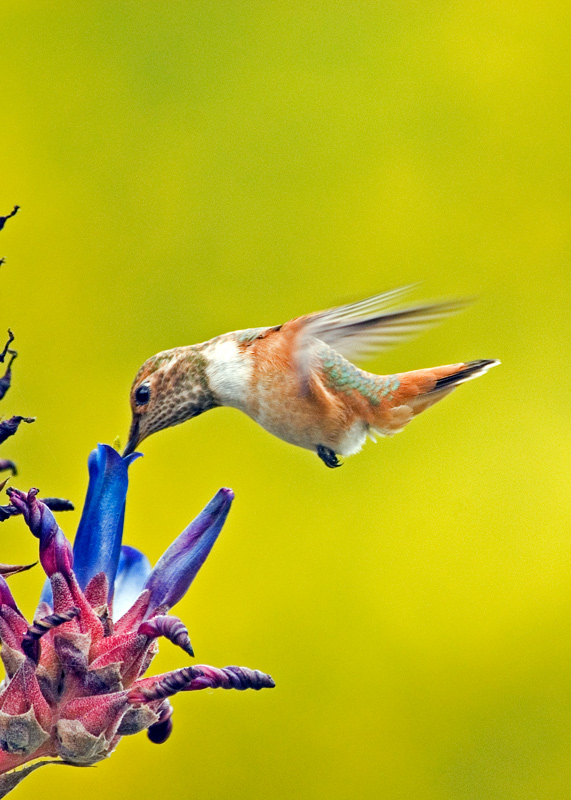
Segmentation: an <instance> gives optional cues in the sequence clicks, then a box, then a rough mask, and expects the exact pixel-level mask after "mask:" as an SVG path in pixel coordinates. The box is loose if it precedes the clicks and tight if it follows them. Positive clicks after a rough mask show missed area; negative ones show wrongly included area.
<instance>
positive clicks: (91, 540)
mask: <svg viewBox="0 0 571 800" xmlns="http://www.w3.org/2000/svg"><path fill="white" fill-rule="evenodd" d="M139 455H140V454H139V453H137V454H134V456H130V457H129V458H125V459H123V458H121V456H120V455H119V453H118V452H117V451H116V450H114V449H113V448H112V447H109V445H106V444H100V445H98V446H97V450H92V452H91V453H90V455H89V460H88V462H87V466H88V469H89V487H88V489H87V496H86V498H85V505H84V507H83V514H82V515H81V521H80V523H79V527H78V529H77V534H76V536H75V541H74V544H73V555H74V572H75V575H76V577H77V580H78V582H79V585H80V586H81V588H82V589H85V587H86V586H87V584H88V583H89V581H90V580H91V578H92V577H93V576H94V575H96V574H97V573H98V572H104V573H105V575H107V580H108V581H109V598H111V597H112V595H113V585H114V581H115V574H116V572H117V565H118V563H119V554H120V551H121V537H122V535H123V521H124V518H125V498H126V496H127V487H128V485H129V479H128V477H127V467H128V466H129V464H130V463H131V462H132V461H133V460H134V458H137V457H138V456H139Z"/></svg>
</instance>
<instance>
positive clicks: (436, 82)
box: [0, 0, 571, 800]
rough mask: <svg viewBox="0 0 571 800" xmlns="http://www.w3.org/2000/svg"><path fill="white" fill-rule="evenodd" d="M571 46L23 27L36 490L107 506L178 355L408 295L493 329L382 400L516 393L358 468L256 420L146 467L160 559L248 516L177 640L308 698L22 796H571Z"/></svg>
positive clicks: (496, 34)
mask: <svg viewBox="0 0 571 800" xmlns="http://www.w3.org/2000/svg"><path fill="white" fill-rule="evenodd" d="M570 34H571V25H570V22H569V8H568V6H567V4H565V3H561V2H544V3H537V2H531V0H517V2H515V1H513V0H510V1H509V2H502V3H498V2H492V1H491V0H490V2H483V1H481V0H476V2H473V1H469V0H464V1H463V2H462V1H460V2H435V1H434V0H429V2H425V3H418V2H409V1H406V0H397V1H396V2H395V1H393V0H388V1H387V2H382V3H379V2H372V1H371V2H366V1H365V0H363V1H360V0H354V1H353V0H352V1H351V2H349V0H347V2H339V1H337V2H333V0H331V1H328V0H324V2H323V1H322V2H313V0H289V1H288V2H285V0H281V1H280V2H272V1H271V0H266V1H265V2H260V1H259V0H258V2H256V1H255V0H243V1H242V2H229V1H227V0H217V2H214V0H211V2H170V3H169V2H159V0H140V1H139V2H131V1H129V0H114V2H108V3H105V2H103V3H102V2H95V1H94V0H92V2H87V0H73V1H72V0H56V1H55V2H53V0H52V1H51V2H47V1H45V0H44V1H43V2H40V1H38V2H33V0H23V2H13V1H12V0H6V2H4V4H3V6H2V13H1V20H0V53H1V59H2V60H1V65H2V88H1V93H0V108H1V114H0V140H1V146H0V203H1V205H0V213H4V214H5V213H7V212H8V211H9V210H10V209H11V208H12V206H13V205H14V203H19V204H20V205H21V211H20V212H19V214H18V216H17V217H15V218H14V219H11V220H10V221H9V222H8V223H7V225H6V227H5V229H4V231H3V232H2V233H1V234H0V255H2V256H5V257H6V263H5V265H4V266H3V267H2V268H1V271H0V294H1V310H2V314H1V320H0V322H1V326H2V328H6V327H8V326H10V327H12V328H13V330H14V331H15V333H16V336H17V340H16V345H17V349H18V350H19V352H20V357H19V359H18V360H17V362H16V363H15V365H14V382H13V383H14V385H13V388H12V390H11V391H10V393H9V394H8V395H7V396H6V398H5V400H4V402H3V404H2V413H3V414H4V415H8V414H12V413H20V414H33V415H36V416H37V422H36V423H35V425H34V426H25V427H23V428H22V429H21V430H20V432H19V433H18V435H17V436H16V437H15V438H14V439H12V440H10V441H8V442H6V443H5V444H4V445H3V447H2V456H3V457H5V458H6V457H10V458H14V459H15V460H16V461H17V462H18V465H19V468H20V475H19V476H18V478H17V479H16V480H15V481H14V484H15V485H17V486H20V487H21V488H24V489H26V488H28V487H29V486H31V485H37V486H39V487H40V488H41V490H42V492H43V493H44V494H49V495H60V496H61V495H63V496H68V497H70V498H71V499H72V500H73V501H74V502H75V503H76V506H77V507H78V509H80V508H81V505H82V501H83V496H84V492H85V488H86V479H87V470H86V458H87V454H88V451H89V450H90V449H91V448H92V447H93V446H94V444H95V443H96V442H97V441H104V442H112V441H113V440H114V438H115V437H116V436H117V435H118V434H119V435H120V436H121V437H122V441H123V443H124V442H125V440H126V433H127V428H128V423H129V410H128V399H127V396H128V389H129V386H130V383H131V380H132V378H133V376H134V374H135V372H136V370H137V368H138V367H139V365H140V364H141V363H142V361H144V360H145V359H146V358H147V357H148V356H150V355H151V354H153V353H155V352H157V351H158V350H162V349H165V348H168V347H172V346H175V345H181V344H191V343H194V342H198V341H202V340H204V339H207V338H210V337H211V336H214V335H216V334H218V333H222V332H224V331H227V330H232V329H236V328H244V327H251V326H257V325H264V324H277V323H279V322H282V321H284V320H286V319H288V318H291V317H293V316H295V315H297V314H300V313H304V312H308V311H312V310H317V309H319V308H323V307H328V306H331V305H334V304H335V303H336V302H338V301H345V300H347V299H352V298H354V299H358V298H360V297H364V296H367V295H369V294H373V293H375V292H378V291H382V290H384V289H388V288H392V287H395V286H398V285H402V284H403V283H409V282H416V281H424V285H423V286H422V288H421V295H422V294H423V295H424V297H428V298H431V297H437V298H438V297H442V296H458V295H460V296H462V295H469V296H471V295H476V296H478V297H479V302H478V303H477V304H476V305H474V306H472V307H471V308H470V309H469V310H468V311H466V312H465V313H464V314H463V315H461V316H460V317H457V318H455V319H453V320H450V321H448V322H447V323H446V324H445V325H442V326H441V327H439V328H437V329H435V330H433V331H430V332H429V333H428V334H426V335H424V336H423V337H422V338H421V339H418V340H416V341H414V342H412V343H410V344H407V345H406V346H404V347H401V348H400V349H399V350H398V351H395V352H391V353H390V354H387V355H386V356H384V357H383V358H382V359H381V358H380V359H378V360H377V361H375V362H372V363H371V365H370V368H371V369H374V370H376V371H379V372H392V371H402V370H406V369H414V368H417V367H427V366H434V365H437V364H442V363H444V364H445V363H450V362H454V361H460V360H466V359H474V358H500V359H501V360H502V362H503V365H502V366H501V367H500V368H498V369H496V370H494V371H493V372H492V373H490V374H489V375H487V376H486V377H485V378H482V379H480V380H478V381H475V382H473V383H470V384H468V385H467V386H465V387H461V388H460V389H459V390H458V391H457V392H455V393H454V395H452V396H451V397H450V398H448V399H446V400H445V401H444V402H443V403H442V404H439V405H438V406H436V407H435V408H434V409H431V410H430V411H428V412H427V413H426V414H425V415H423V416H422V417H421V418H420V419H418V420H416V421H415V422H414V423H412V424H411V426H410V427H409V428H408V429H407V430H406V432H405V433H404V434H403V435H402V436H398V437H396V438H395V439H393V440H382V441H380V442H379V443H378V444H377V445H372V444H369V445H367V447H366V448H365V450H364V451H363V452H362V453H361V454H360V455H359V456H355V457H353V458H351V459H350V460H348V461H347V462H346V464H345V466H344V467H343V469H340V470H335V471H332V470H327V469H325V467H324V466H323V465H322V464H321V463H320V462H319V460H318V459H317V458H316V457H315V456H313V455H312V454H310V453H308V452H306V451H302V450H298V449H295V448H293V447H291V446H289V445H286V444H284V443H282V442H280V441H278V440H277V439H274V438H272V437H271V436H269V435H268V434H267V433H265V432H264V431H262V430H261V429H259V428H257V427H256V426H255V425H254V423H252V422H251V421H250V420H248V419H247V418H246V417H244V416H241V415H240V414H239V413H238V412H237V411H233V410H226V409H224V410H216V411H214V412H212V413H209V414H206V415H204V416H203V417H201V418H200V419H198V420H196V421H193V422H191V423H189V424H187V425H185V426H183V427H179V428H174V429H170V430H169V431H166V432H164V433H162V434H161V435H160V436H157V437H155V438H153V439H151V440H149V441H148V442H147V443H145V446H144V447H143V450H144V451H145V453H146V457H145V458H144V459H143V460H142V461H140V462H138V463H137V464H135V465H134V467H133V468H132V470H131V489H130V494H129V502H128V509H127V520H126V537H125V538H126V541H127V542H128V543H131V544H134V545H136V546H139V547H141V548H143V549H144V550H145V551H146V552H147V553H148V554H149V556H150V558H151V560H152V561H154V560H156V559H157V558H158V556H159V555H160V553H161V552H162V550H163V549H164V547H165V546H166V545H167V544H168V543H169V542H170V540H171V539H172V538H173V537H174V536H175V535H176V534H178V533H179V532H180V530H182V528H183V527H184V526H185V525H186V523H187V522H188V521H189V520H190V519H191V518H192V517H193V516H194V515H195V513H196V512H198V510H199V509H200V508H201V507H202V505H203V504H204V503H205V502H206V501H207V500H208V499H209V498H210V497H211V496H212V494H213V493H214V492H215V491H216V490H217V489H218V488H219V487H220V486H222V485H226V486H231V487H233V488H234V490H235V492H236V501H235V504H234V508H233V510H232V512H231V516H230V517H229V520H228V523H227V525H226V527H225V529H224V531H223V534H222V536H221V538H220V540H219V542H218V543H217V544H216V547H215V549H214V551H213V552H212V555H211V557H210V558H209V560H208V562H207V564H206V565H205V567H204V568H203V570H202V572H201V573H200V575H199V577H198V578H197V580H196V582H195V584H194V586H193V587H192V589H191V591H190V592H189V594H188V595H187V597H186V598H185V600H184V601H183V602H182V603H181V604H180V605H179V606H178V608H177V611H178V612H179V613H180V616H181V617H182V618H183V619H184V620H185V621H186V622H187V624H188V626H189V629H190V632H191V637H192V641H193V644H194V648H195V651H196V654H197V662H198V663H210V664H214V665H218V666H223V665H226V664H234V663H237V664H244V665H248V666H250V667H256V668H260V669H263V670H265V671H268V672H271V673H272V675H273V676H274V678H275V680H276V683H277V688H276V689H275V690H274V691H272V692H269V691H268V692H264V693H260V694H254V693H247V694H239V693H231V692H222V691H218V692H213V693H206V692H203V693H196V694H193V695H191V694H188V695H181V696H179V697H178V698H176V700H175V701H174V705H175V732H174V734H173V736H172V738H171V739H170V740H169V742H168V743H167V744H166V745H164V746H162V747H156V746H154V745H151V744H150V743H149V742H148V741H147V739H146V738H145V736H144V735H140V736H137V737H133V738H130V739H124V740H123V742H122V743H121V745H120V746H119V749H118V751H117V752H116V754H115V755H114V756H113V757H112V758H111V760H110V761H108V762H106V763H103V764H101V765H99V766H98V767H97V768H95V769H89V770H71V769H70V770H65V771H64V770H56V769H47V770H42V771H40V772H39V773H37V774H35V775H33V776H32V777H31V778H29V779H28V782H27V783H24V784H23V785H22V787H20V788H19V789H18V790H17V791H18V792H19V797H21V798H25V797H29V798H33V797H37V796H38V793H39V792H40V791H42V792H43V793H44V796H47V797H55V796H56V794H57V796H58V797H75V796H77V795H78V794H79V793H81V796H82V797H85V798H96V797H101V796H102V795H104V796H105V797H106V798H109V799H110V800H111V799H112V798H124V797H126V796H129V797H135V796H142V797H151V796H153V794H155V793H159V795H160V797H164V798H178V797H199V798H202V800H221V799H222V800H225V799H226V798H237V799H239V800H242V799H244V800H261V799H262V798H264V799H265V798H272V800H273V799H275V800H286V798H287V800H289V799H290V798H303V800H306V799H307V800H309V799H311V800H313V799H314V798H315V799H317V798H327V799H328V800H353V798H358V799H359V800H361V798H362V799H363V800H369V799H371V800H373V798H374V799H375V800H377V798H379V799H382V800H384V798H387V799H389V800H396V799H397V798H399V800H400V798H407V799H408V798H421V799H422V800H425V799H426V800H458V799H462V800H463V799H464V798H466V799H468V798H469V799H470V800H476V798H482V799H485V800H492V799H494V800H495V798H498V800H499V799H500V798H501V799H502V800H505V799H506V798H517V799H518V800H528V799H529V800H543V799H544V798H554V799H555V798H557V799H559V798H567V797H569V796H570V795H571V543H570V541H569V534H568V531H569V519H570V516H571V493H570V491H569V450H570V447H571V421H570V403H569V366H568V364H569V357H570V350H571V348H570V346H569V307H570V304H571V297H570V295H571V291H570V289H571V281H570V279H569V250H570V246H569V245H570V232H571V191H570V190H571V172H570V167H571V164H570V160H571V159H570V156H569V152H570V143H569V129H570V123H571V100H570V98H571V82H570V81H569V76H570V75H571V58H570V56H569V40H570ZM78 518H79V510H78V511H76V512H74V513H71V514H67V515H65V516H61V517H60V521H61V524H62V526H63V527H64V528H65V529H66V531H67V532H68V533H69V534H70V535H71V534H72V533H73V531H74V530H75V526H76V524H77V520H78ZM0 536H1V540H0V543H1V546H2V550H1V560H2V561H4V562H6V561H8V562H9V561H22V560H26V559H27V560H32V559H33V558H34V553H35V545H34V541H33V540H32V538H31V537H30V536H29V535H27V533H26V531H25V529H24V526H23V524H22V522H21V521H20V520H18V521H17V520H13V521H11V522H8V523H5V524H4V525H3V526H2V527H1V528H0ZM11 583H12V587H13V590H14V592H15V594H16V595H17V597H18V599H19V601H21V603H22V605H23V606H24V608H25V609H26V611H28V612H29V613H32V610H33V608H34V605H35V600H36V597H37V592H38V590H39V585H40V576H39V573H38V571H37V570H35V571H32V572H30V573H28V574H26V575H21V576H17V577H15V578H14V579H12V582H11ZM184 663H186V661H185V659H184V654H182V653H181V652H180V651H177V650H176V649H175V648H173V647H171V646H170V645H168V643H167V644H165V645H163V647H162V652H161V655H160V659H159V661H158V662H155V666H154V669H155V671H159V670H161V669H168V668H175V667H178V666H182V665H183V664H184Z"/></svg>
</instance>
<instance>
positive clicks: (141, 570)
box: [113, 544, 151, 620]
mask: <svg viewBox="0 0 571 800" xmlns="http://www.w3.org/2000/svg"><path fill="white" fill-rule="evenodd" d="M150 572H151V563H150V561H149V559H148V558H147V556H146V555H145V554H144V553H141V551H140V550H137V548H136V547H129V546H128V545H126V544H124V545H123V546H122V547H121V554H120V556H119V566H118V567H117V575H116V576H115V595H114V597H113V619H116V620H117V619H120V618H121V617H122V616H123V614H124V613H125V612H126V611H128V610H129V609H130V608H131V606H132V605H133V603H134V602H135V600H136V599H137V597H138V596H139V595H140V594H141V592H142V591H143V589H144V588H145V583H146V580H147V578H148V577H149V575H150Z"/></svg>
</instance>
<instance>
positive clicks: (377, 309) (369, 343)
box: [297, 286, 471, 386]
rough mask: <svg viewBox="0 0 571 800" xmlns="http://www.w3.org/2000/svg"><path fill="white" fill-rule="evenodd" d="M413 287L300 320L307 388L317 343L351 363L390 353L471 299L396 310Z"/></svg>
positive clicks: (301, 357) (300, 362) (300, 360)
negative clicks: (387, 351)
mask: <svg viewBox="0 0 571 800" xmlns="http://www.w3.org/2000/svg"><path fill="white" fill-rule="evenodd" d="M413 288H414V287H412V286H404V287H402V288H400V289H393V290H392V291H390V292H385V293H383V294H378V295H375V296H374V297H369V298H368V299H366V300H361V301H359V302H357V303H350V304H348V305H344V306H339V307H338V308H332V309H329V310H328V311H318V312H317V313H315V314H309V315H308V316H306V317H302V318H301V319H300V320H299V323H300V330H299V339H298V342H297V344H298V368H299V371H300V378H301V382H302V386H304V385H306V382H307V379H308V373H309V369H310V365H311V355H312V352H313V351H314V350H315V344H316V342H315V340H316V339H318V340H319V341H321V342H325V344H328V345H329V346H330V347H332V348H333V349H334V350H337V352H339V353H341V355H343V356H345V358H347V359H349V360H350V361H359V360H360V359H363V358H366V357H367V356H370V355H372V354H373V353H378V352H381V351H383V350H388V349H389V348H391V347H394V346H396V345H397V344H399V343H400V342H402V341H405V340H406V339H409V338H411V337H413V336H415V335H416V334H418V333H421V332H422V331H423V330H424V329H425V328H428V327H429V326H430V325H434V324H435V323H437V322H440V321H441V320H443V319H446V317H449V316H451V315H452V314H456V313H457V312H458V311H460V310H461V309H463V308H464V307H465V306H466V305H468V304H469V303H470V302H471V301H470V300H450V301H446V302H440V303H430V304H426V305H418V306H409V307H406V308H394V306H395V303H396V301H397V300H398V299H399V298H401V297H402V296H403V295H405V294H407V293H408V292H410V291H411V290H412V289H413Z"/></svg>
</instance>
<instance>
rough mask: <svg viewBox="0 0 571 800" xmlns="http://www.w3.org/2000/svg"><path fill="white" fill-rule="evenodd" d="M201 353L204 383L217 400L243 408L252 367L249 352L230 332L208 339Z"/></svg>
mask: <svg viewBox="0 0 571 800" xmlns="http://www.w3.org/2000/svg"><path fill="white" fill-rule="evenodd" d="M204 356H205V358H206V360H207V366H206V377H207V380H208V386H209V388H210V391H211V392H212V393H213V395H214V396H215V398H216V400H217V401H218V403H219V404H220V405H222V406H232V407H233V408H239V409H240V410H242V411H244V410H246V407H247V401H248V394H249V387H250V381H251V378H252V373H253V369H254V368H253V364H252V362H251V358H250V356H249V354H248V353H247V352H246V351H245V349H244V348H241V347H240V346H239V345H238V342H237V341H236V339H235V337H234V336H232V335H231V334H225V335H224V336H217V337H216V339H212V341H211V342H210V343H209V344H208V345H207V346H206V347H205V349H204Z"/></svg>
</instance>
